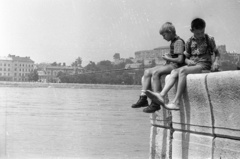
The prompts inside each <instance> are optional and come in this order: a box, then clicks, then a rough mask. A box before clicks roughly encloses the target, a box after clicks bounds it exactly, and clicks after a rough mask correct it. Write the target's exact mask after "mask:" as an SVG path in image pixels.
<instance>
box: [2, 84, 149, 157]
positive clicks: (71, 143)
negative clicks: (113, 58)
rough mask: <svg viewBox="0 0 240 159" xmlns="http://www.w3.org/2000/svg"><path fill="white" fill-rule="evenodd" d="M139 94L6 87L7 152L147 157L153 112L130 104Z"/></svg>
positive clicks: (94, 90) (45, 154)
mask: <svg viewBox="0 0 240 159" xmlns="http://www.w3.org/2000/svg"><path fill="white" fill-rule="evenodd" d="M138 95H139V90H115V89H70V88H14V87H1V91H0V98H1V102H0V104H1V108H0V110H1V118H0V119H2V120H1V126H2V127H1V128H4V129H2V130H1V134H4V133H3V132H6V136H5V137H1V140H3V141H4V138H5V141H4V142H2V143H4V147H5V154H6V156H8V157H9V158H81V159H85V158H86V159H95V158H98V159H101V158H102V159H108V158H109V159H123V158H126V159H127V158H129V159H146V158H148V156H149V137H150V122H149V115H148V114H144V113H142V110H141V109H131V108H130V105H131V104H132V103H133V102H136V100H137V98H138ZM4 115H5V117H4ZM3 118H4V119H3ZM2 136H4V135H2ZM1 153H3V152H2V151H1ZM1 156H3V155H2V154H1Z"/></svg>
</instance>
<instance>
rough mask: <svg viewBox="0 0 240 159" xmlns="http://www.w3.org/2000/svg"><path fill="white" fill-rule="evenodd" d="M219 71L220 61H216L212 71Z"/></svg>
mask: <svg viewBox="0 0 240 159" xmlns="http://www.w3.org/2000/svg"><path fill="white" fill-rule="evenodd" d="M218 69H219V63H218V61H215V62H214V63H213V64H212V71H218Z"/></svg>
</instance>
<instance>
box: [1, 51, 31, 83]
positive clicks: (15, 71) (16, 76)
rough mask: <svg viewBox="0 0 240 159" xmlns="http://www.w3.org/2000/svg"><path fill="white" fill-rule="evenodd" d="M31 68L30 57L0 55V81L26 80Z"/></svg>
mask: <svg viewBox="0 0 240 159" xmlns="http://www.w3.org/2000/svg"><path fill="white" fill-rule="evenodd" d="M33 69H34V61H33V60H31V59H30V57H19V56H15V55H8V56H7V57H0V81H28V75H29V73H30V72H32V71H33Z"/></svg>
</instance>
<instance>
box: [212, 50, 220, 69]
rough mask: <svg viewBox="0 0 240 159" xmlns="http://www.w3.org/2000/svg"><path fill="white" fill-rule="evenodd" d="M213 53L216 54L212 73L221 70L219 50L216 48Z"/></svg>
mask: <svg viewBox="0 0 240 159" xmlns="http://www.w3.org/2000/svg"><path fill="white" fill-rule="evenodd" d="M213 52H214V53H215V58H214V61H213V64H212V71H217V70H218V69H219V59H220V53H219V51H218V49H217V48H215V49H214V50H213Z"/></svg>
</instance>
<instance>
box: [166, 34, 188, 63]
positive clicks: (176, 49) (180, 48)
mask: <svg viewBox="0 0 240 159" xmlns="http://www.w3.org/2000/svg"><path fill="white" fill-rule="evenodd" d="M184 50H185V43H184V40H182V39H181V38H180V37H179V36H175V38H174V39H173V40H172V41H171V44H170V55H171V57H172V58H177V57H178V56H179V55H183V52H184ZM169 63H170V64H172V65H174V67H176V68H177V67H181V66H183V65H184V63H182V64H179V63H175V62H169Z"/></svg>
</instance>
